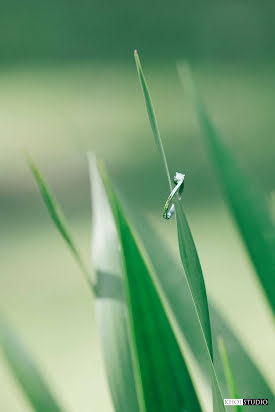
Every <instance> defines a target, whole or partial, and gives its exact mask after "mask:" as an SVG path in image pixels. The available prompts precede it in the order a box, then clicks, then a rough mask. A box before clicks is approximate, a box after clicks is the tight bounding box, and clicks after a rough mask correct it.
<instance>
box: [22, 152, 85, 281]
mask: <svg viewBox="0 0 275 412" xmlns="http://www.w3.org/2000/svg"><path fill="white" fill-rule="evenodd" d="M26 159H27V162H28V165H29V167H30V169H31V171H32V174H33V176H34V178H35V180H36V183H37V186H38V189H39V191H40V194H41V196H42V199H43V201H44V204H45V206H46V208H47V210H48V212H49V215H50V217H51V219H52V221H53V223H54V224H55V226H56V227H57V230H58V231H59V233H60V234H61V236H62V237H63V239H64V240H65V242H66V244H67V246H68V247H69V249H70V251H71V252H72V254H73V256H74V258H75V260H76V261H77V263H78V265H79V267H80V269H81V271H82V272H83V274H84V276H85V278H86V280H87V281H88V283H89V286H90V287H92V285H91V279H90V276H89V271H88V269H87V268H86V265H85V264H84V261H83V259H82V257H81V255H80V253H79V251H78V249H77V247H76V245H75V242H74V240H73V238H72V235H71V233H70V231H69V229H68V226H67V222H66V219H65V216H64V214H63V213H62V211H61V208H60V206H59V205H58V203H57V201H56V200H55V198H54V196H53V194H52V193H51V191H50V189H49V187H48V185H47V183H46V181H45V179H44V178H43V176H42V174H41V173H40V171H39V169H38V167H37V166H36V164H35V163H34V161H33V160H32V158H31V157H30V155H28V154H27V155H26Z"/></svg>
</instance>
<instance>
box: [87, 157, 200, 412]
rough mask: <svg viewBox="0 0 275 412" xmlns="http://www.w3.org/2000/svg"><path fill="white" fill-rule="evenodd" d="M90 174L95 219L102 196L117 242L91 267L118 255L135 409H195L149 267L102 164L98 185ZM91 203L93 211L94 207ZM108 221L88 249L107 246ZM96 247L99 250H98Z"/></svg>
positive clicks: (190, 385)
mask: <svg viewBox="0 0 275 412" xmlns="http://www.w3.org/2000/svg"><path fill="white" fill-rule="evenodd" d="M96 170H97V169H96V167H95V165H93V164H92V174H91V180H92V184H93V186H95V185H96V186H97V187H98V188H99V187H101V189H102V188H103V187H104V191H103V192H102V193H101V195H100V192H99V190H96V191H93V192H92V193H93V203H95V204H96V203H98V206H97V211H96V215H97V216H98V219H99V218H100V212H101V211H102V210H104V216H105V213H106V211H107V210H108V208H107V205H106V204H105V202H106V194H107V196H108V205H109V204H110V206H111V210H112V214H113V221H114V222H115V224H116V228H117V233H118V237H119V244H120V246H121V247H120V248H118V242H117V241H116V242H115V244H114V245H113V247H112V248H111V249H110V244H109V247H108V248H107V249H106V250H104V252H105V253H106V254H105V256H104V255H103V253H102V255H101V261H98V262H97V263H96V267H97V270H98V271H99V274H100V273H101V271H102V266H103V265H104V264H105V265H110V266H113V265H111V264H110V262H109V260H112V259H113V255H114V254H113V253H112V251H117V253H119V252H120V253H121V256H120V258H121V263H120V264H121V266H120V272H121V274H122V278H121V279H120V280H121V281H122V284H124V290H125V292H124V298H125V301H126V304H127V311H128V317H127V319H128V322H129V323H128V327H129V342H130V347H131V351H132V359H133V370H134V376H135V382H136V387H137V395H138V399H139V408H140V410H141V411H146V412H147V411H150V412H162V411H163V412H164V411H165V412H166V411H167V410H169V409H170V410H173V411H175V412H177V411H178V412H182V411H183V410H186V411H190V412H191V411H192V412H193V411H194V412H195V411H201V406H200V404H199V401H198V398H197V395H196V391H195V389H194V387H193V383H192V379H191V377H190V375H189V372H188V368H187V366H186V363H185V360H184V357H183V356H182V350H181V348H180V346H179V344H178V341H177V339H176V336H175V334H174V331H173V329H172V326H171V324H170V321H169V319H168V316H167V314H166V311H165V308H164V307H163V304H162V301H161V298H160V296H159V294H158V291H157V289H156V286H155V284H154V281H153V275H152V273H151V268H150V266H149V265H148V262H147V261H146V258H145V257H144V255H143V253H142V250H141V248H140V246H139V243H138V241H137V239H136V238H135V236H134V235H133V231H132V229H131V227H130V225H129V223H128V221H127V219H126V217H125V215H124V213H123V212H122V210H121V207H120V205H119V202H118V200H117V198H116V196H115V195H114V193H113V190H112V188H111V185H110V183H109V180H108V178H107V176H106V173H105V171H104V169H103V168H102V166H101V167H100V175H101V179H102V181H101V182H98V179H99V175H98V172H97V171H96ZM102 184H103V185H104V186H102ZM95 194H96V198H95ZM95 204H94V205H93V207H96V205H95ZM107 221H109V212H108V213H107ZM109 223H110V222H109ZM109 223H108V224H107V229H108V232H107V233H105V230H104V229H103V231H102V227H101V232H100V233H99V232H98V239H94V241H93V242H94V248H96V247H97V246H96V245H98V241H99V242H100V237H101V238H102V241H103V243H102V244H103V246H104V245H105V242H104V237H105V236H106V241H107V242H109V241H110V236H109V235H110V233H111V236H113V235H114V233H113V225H110V224H109ZM94 224H96V225H97V224H98V225H99V227H100V226H102V225H103V227H104V226H105V222H102V220H98V222H94ZM104 234H105V236H104ZM108 238H109V240H108ZM99 249H100V250H101V252H103V250H102V249H101V246H100V247H99ZM110 252H111V253H110ZM109 253H110V254H109ZM99 256H100V255H99ZM117 263H118V261H116V265H115V267H117V268H118V269H119V266H118V265H117ZM114 277H116V278H119V276H118V273H117V274H114ZM107 295H108V296H110V293H107ZM113 299H115V297H113ZM116 299H119V297H118V296H116ZM113 369H114V368H113ZM114 373H117V371H115V370H114ZM122 384H123V382H122ZM125 385H126V390H127V382H125V381H124V388H125ZM122 387H123V386H122ZM116 410H126V409H116ZM131 410H132V409H131Z"/></svg>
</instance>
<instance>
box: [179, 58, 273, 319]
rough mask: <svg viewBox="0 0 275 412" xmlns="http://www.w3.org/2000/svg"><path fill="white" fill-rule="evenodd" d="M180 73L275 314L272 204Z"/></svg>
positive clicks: (185, 73) (184, 71)
mask: <svg viewBox="0 0 275 412" xmlns="http://www.w3.org/2000/svg"><path fill="white" fill-rule="evenodd" d="M180 76H181V79H182V83H183V85H184V87H185V89H186V90H187V91H188V92H189V94H190V96H191V99H192V101H193V103H194V106H195V109H196V111H197V114H198V117H199V121H200V124H201V128H202V131H203V133H204V136H205V141H206V144H207V147H208V149H209V152H210V154H211V156H212V159H213V162H214V163H215V165H216V170H217V172H218V175H219V178H220V181H221V185H222V187H223V192H224V195H225V197H226V200H227V203H228V205H229V207H230V209H231V212H232V214H233V216H234V218H235V220H236V223H237V226H238V228H239V231H240V234H241V236H242V238H243V241H244V244H245V245H246V248H247V251H248V253H249V255H250V258H251V260H252V262H253V264H254V267H255V269H256V272H257V273H258V278H259V281H260V282H261V284H262V287H263V290H264V291H265V294H266V297H267V299H268V301H269V303H270V306H271V308H272V310H273V312H274V313H275V288H274V283H275V225H274V219H273V217H272V213H271V210H270V207H269V204H268V202H267V201H266V198H265V195H264V194H263V193H262V192H261V190H260V188H259V187H258V186H257V182H256V179H254V178H253V176H251V177H249V176H248V175H247V174H246V172H245V171H244V169H243V168H242V167H241V165H240V164H239V163H238V162H237V160H236V159H235V158H234V156H233V155H232V153H231V151H230V150H229V148H228V147H227V146H226V144H225V143H224V141H223V140H222V139H221V137H220V136H219V134H218V133H217V131H216V129H215V127H214V126H213V124H212V122H211V120H210V118H209V116H208V114H207V111H206V109H205V107H204V105H203V103H202V100H201V99H200V97H199V95H198V93H197V91H196V89H195V86H194V84H193V81H192V78H191V76H190V73H189V71H188V68H187V67H184V66H182V67H180Z"/></svg>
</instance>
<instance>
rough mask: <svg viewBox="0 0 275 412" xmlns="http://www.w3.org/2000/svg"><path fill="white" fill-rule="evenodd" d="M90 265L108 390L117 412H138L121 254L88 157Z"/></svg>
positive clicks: (100, 185)
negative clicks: (93, 270) (90, 230)
mask: <svg viewBox="0 0 275 412" xmlns="http://www.w3.org/2000/svg"><path fill="white" fill-rule="evenodd" d="M89 166H90V180H91V202H92V248H91V249H92V262H93V266H94V268H95V270H96V275H97V276H96V283H95V288H94V290H95V296H96V300H95V312H96V318H97V323H98V326H99V332H100V335H101V342H102V346H103V356H104V361H105V362H104V363H105V370H106V373H107V377H108V383H109V388H110V392H111V396H112V400H113V404H114V408H115V410H116V411H117V412H129V411H131V412H138V411H139V406H138V398H137V393H136V385H135V380H134V370H133V364H132V356H131V351H130V344H129V325H128V317H127V309H126V305H125V299H124V290H123V287H122V270H123V267H122V251H121V246H120V242H119V237H118V234H117V229H116V225H115V221H114V217H113V214H112V210H111V207H110V204H109V201H108V198H107V195H106V192H105V189H104V186H103V183H102V181H101V178H100V175H99V173H98V170H97V167H96V163H95V159H94V158H93V157H90V159H89Z"/></svg>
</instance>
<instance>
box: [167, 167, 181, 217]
mask: <svg viewBox="0 0 275 412" xmlns="http://www.w3.org/2000/svg"><path fill="white" fill-rule="evenodd" d="M184 177H185V175H184V174H182V173H179V172H176V175H175V176H174V183H175V185H176V186H175V187H174V189H173V190H172V192H171V193H170V195H169V196H168V199H167V200H166V203H165V205H164V210H163V217H164V219H171V217H172V216H173V214H174V212H175V205H174V203H173V204H172V206H171V207H170V203H171V200H172V199H173V197H174V196H175V194H176V193H178V198H179V200H180V199H181V195H182V192H183V188H184Z"/></svg>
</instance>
